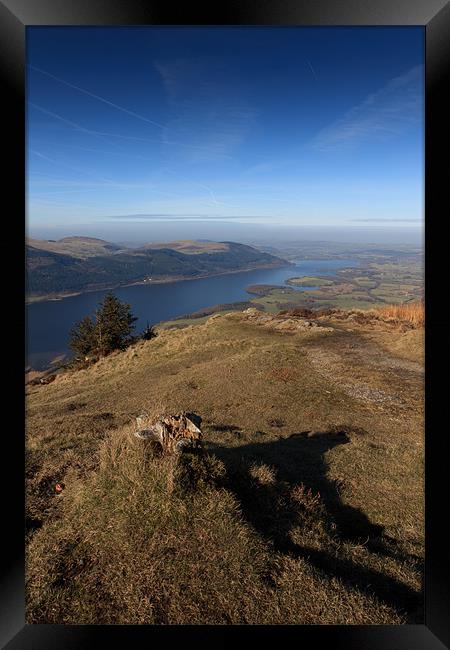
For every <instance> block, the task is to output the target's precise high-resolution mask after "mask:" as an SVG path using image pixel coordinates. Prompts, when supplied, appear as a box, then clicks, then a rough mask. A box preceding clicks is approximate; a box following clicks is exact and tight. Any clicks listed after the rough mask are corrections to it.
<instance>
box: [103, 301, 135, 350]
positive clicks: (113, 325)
mask: <svg viewBox="0 0 450 650" xmlns="http://www.w3.org/2000/svg"><path fill="white" fill-rule="evenodd" d="M136 320H137V318H136V317H135V316H133V314H132V313H131V305H129V304H128V303H125V302H121V301H120V300H119V299H118V298H116V296H115V295H114V294H112V293H111V292H110V293H107V294H106V296H105V297H104V299H103V302H102V303H101V304H100V308H99V309H98V310H97V311H96V325H95V330H96V339H97V347H98V350H99V352H100V354H101V355H105V354H109V353H110V352H112V351H113V350H123V349H125V348H126V347H127V345H129V343H131V340H132V331H133V329H134V327H135V325H134V322H135V321H136Z"/></svg>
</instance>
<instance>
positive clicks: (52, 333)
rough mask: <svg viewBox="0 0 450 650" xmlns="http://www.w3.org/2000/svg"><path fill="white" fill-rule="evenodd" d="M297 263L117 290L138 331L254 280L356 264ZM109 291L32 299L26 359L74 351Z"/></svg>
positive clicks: (279, 280) (234, 298) (241, 291)
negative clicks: (75, 339) (78, 334)
mask: <svg viewBox="0 0 450 650" xmlns="http://www.w3.org/2000/svg"><path fill="white" fill-rule="evenodd" d="M295 264H296V266H286V267H282V268H277V269H258V270H254V271H242V272H239V273H229V274H227V275H218V276H215V277H209V278H202V279H200V280H184V281H180V282H170V283H162V284H153V285H152V284H140V285H134V286H129V287H120V288H118V289H114V294H115V295H116V296H117V297H118V298H119V299H120V300H123V301H125V302H128V303H129V304H130V305H131V310H132V312H133V314H134V315H135V316H137V317H138V320H137V321H136V332H140V331H142V330H143V329H144V327H145V326H146V324H147V322H148V323H149V324H150V325H154V324H155V323H160V322H161V321H165V320H171V319H172V318H175V317H176V316H182V315H183V314H189V313H192V312H194V311H197V310H200V309H204V308H206V307H212V306H214V305H217V304H222V303H230V302H238V301H241V300H249V299H250V298H251V297H253V296H250V295H249V294H248V293H247V292H246V290H245V289H246V287H248V286H249V285H251V284H275V285H283V284H284V283H285V281H286V280H287V279H289V278H292V277H294V276H296V277H301V276H310V275H316V274H320V275H333V274H334V272H335V271H337V270H338V269H341V268H349V267H354V266H357V262H356V261H354V260H305V261H298V262H296V263H295ZM303 289H304V287H303ZM298 290H299V291H301V290H302V288H298ZM106 293H107V290H102V291H92V292H88V293H83V294H80V295H78V296H72V297H69V298H64V299H62V300H46V301H43V302H36V303H32V304H30V305H27V306H26V327H27V365H29V366H31V367H33V368H34V369H36V370H42V369H44V368H46V367H48V366H49V364H50V362H51V361H52V360H53V359H55V357H58V356H60V355H63V354H70V350H69V348H68V343H69V331H70V329H71V327H72V326H73V325H74V324H75V323H76V322H77V321H79V320H81V319H82V318H84V317H85V316H87V315H88V314H92V313H93V312H94V310H95V309H96V308H97V307H98V303H99V302H100V301H101V300H102V299H103V297H104V295H105V294H106Z"/></svg>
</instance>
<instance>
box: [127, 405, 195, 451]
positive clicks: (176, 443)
mask: <svg viewBox="0 0 450 650" xmlns="http://www.w3.org/2000/svg"><path fill="white" fill-rule="evenodd" d="M201 421H202V419H201V417H200V416H199V415H196V414H195V413H184V412H183V413H179V414H177V415H162V416H160V417H158V418H156V419H155V420H153V421H149V418H148V417H147V416H146V415H140V416H139V417H137V418H136V431H134V435H135V436H137V437H138V438H141V439H143V440H151V441H154V442H157V443H159V444H160V445H161V449H162V453H163V454H164V455H167V454H174V453H181V452H183V451H187V450H189V449H193V448H195V447H197V446H199V445H200V442H201V437H202V432H201V430H200V428H199V427H200V424H201Z"/></svg>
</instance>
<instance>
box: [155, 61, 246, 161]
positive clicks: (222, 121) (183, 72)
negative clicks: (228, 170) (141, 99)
mask: <svg viewBox="0 0 450 650" xmlns="http://www.w3.org/2000/svg"><path fill="white" fill-rule="evenodd" d="M155 68H156V70H157V71H158V72H159V74H160V76H161V79H162V82H163V84H164V88H165V91H166V95H167V102H168V106H169V110H170V114H171V117H170V119H169V120H168V123H167V127H166V133H165V134H164V136H163V139H164V143H165V144H166V145H167V148H168V154H169V155H170V153H171V151H170V145H171V140H170V137H169V134H173V136H174V137H175V139H176V140H177V141H181V142H184V143H185V144H195V145H196V146H199V145H200V146H201V149H199V150H198V151H197V152H190V153H187V152H184V156H185V157H186V158H187V159H189V161H190V162H194V163H201V162H209V161H217V160H221V159H227V158H231V157H232V156H231V154H232V153H233V151H234V150H235V149H236V147H237V146H238V145H240V144H241V142H242V141H243V140H244V139H245V136H246V135H247V133H248V130H249V128H250V126H251V124H252V123H253V122H254V120H255V118H256V116H257V114H258V112H257V110H256V109H255V108H254V107H252V106H251V105H250V103H249V102H248V100H247V99H246V97H245V91H244V89H243V87H242V84H241V83H239V80H238V79H237V78H236V76H235V75H233V74H232V73H231V72H230V71H229V70H228V69H227V67H226V65H225V62H224V61H222V60H221V59H220V58H217V57H211V59H206V60H205V59H195V58H192V59H179V60H176V61H168V62H157V63H156V64H155Z"/></svg>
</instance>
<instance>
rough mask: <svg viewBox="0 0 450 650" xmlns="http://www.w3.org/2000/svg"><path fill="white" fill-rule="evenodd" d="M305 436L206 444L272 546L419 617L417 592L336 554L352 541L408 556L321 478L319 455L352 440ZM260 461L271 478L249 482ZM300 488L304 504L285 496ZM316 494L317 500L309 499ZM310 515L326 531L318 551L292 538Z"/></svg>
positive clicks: (338, 434) (343, 434)
mask: <svg viewBox="0 0 450 650" xmlns="http://www.w3.org/2000/svg"><path fill="white" fill-rule="evenodd" d="M359 433H360V432H359ZM308 434H309V432H304V433H299V434H293V435H292V436H291V437H289V438H284V439H280V440H276V441H272V442H261V443H251V444H247V445H243V446H240V447H235V448H230V447H221V446H219V445H215V444H214V445H213V444H211V445H208V447H209V449H210V451H211V452H213V453H214V454H215V455H216V456H217V457H219V458H220V459H221V460H222V461H223V462H224V464H225V466H226V469H227V477H228V487H229V489H231V490H232V491H233V493H234V494H235V495H236V497H237V498H238V500H239V502H240V505H241V509H242V513H243V515H244V517H245V518H246V520H247V521H248V522H249V523H250V524H251V525H252V526H253V527H254V528H255V529H256V530H257V531H258V533H259V534H260V535H261V536H263V537H264V538H265V539H267V540H268V541H269V542H270V543H271V544H272V545H273V547H274V548H275V550H276V551H278V552H280V553H283V554H286V555H290V556H293V557H297V558H303V559H305V560H307V561H308V562H309V563H310V564H312V565H313V566H314V567H315V568H316V569H318V570H319V571H320V572H322V573H323V574H325V575H328V576H329V577H336V578H339V579H340V580H342V581H343V582H345V583H347V584H348V585H350V586H352V587H353V588H356V589H358V590H360V591H362V592H364V593H366V594H372V595H375V596H376V597H377V598H378V599H379V600H381V601H383V602H384V603H386V604H387V605H389V606H391V607H393V608H395V609H396V610H398V611H401V612H403V613H406V614H407V615H408V619H409V620H408V622H416V623H417V622H421V621H420V620H419V618H420V617H421V616H422V614H421V609H422V594H421V593H418V592H416V591H414V590H413V589H411V588H410V587H409V586H407V585H405V584H403V583H402V582H400V581H399V580H396V579H395V578H393V577H391V576H389V575H387V574H383V573H380V572H379V571H377V570H375V569H371V568H368V567H366V566H362V565H361V564H360V563H357V562H353V561H352V560H351V559H348V558H347V557H344V556H341V557H339V556H338V554H337V553H336V549H338V548H339V544H340V543H344V542H353V543H357V544H364V546H365V547H366V548H367V549H368V550H369V551H370V552H371V553H375V554H377V555H378V556H379V557H380V556H381V557H383V556H384V557H394V558H395V559H397V561H399V560H400V561H402V560H405V559H407V557H405V556H402V555H401V553H399V551H398V550H396V549H395V546H394V547H393V545H392V540H391V541H389V540H390V538H385V537H384V536H383V527H382V526H380V525H377V524H373V523H372V522H371V521H370V520H369V519H368V517H367V516H366V515H365V514H364V513H363V512H362V511H361V510H359V509H357V508H353V507H352V506H349V505H347V504H345V503H343V501H342V499H341V498H340V495H339V491H338V488H337V485H336V483H335V482H334V481H332V480H330V479H329V478H327V469H328V467H327V463H326V461H325V454H326V452H327V451H329V450H331V449H333V448H334V447H336V446H339V445H343V444H348V443H349V442H350V437H349V435H348V429H347V430H346V429H345V428H344V429H342V430H340V429H338V428H336V429H333V430H331V431H325V432H319V433H314V434H312V435H308ZM261 463H263V464H264V465H265V466H269V467H272V468H274V469H275V472H276V475H275V476H274V477H271V476H270V472H269V477H268V479H267V477H266V479H267V480H264V475H263V476H262V479H263V480H258V477H257V476H256V479H255V475H254V471H255V470H254V468H255V467H258V466H261ZM252 468H253V469H252ZM256 471H258V470H256ZM252 472H253V474H252ZM299 485H301V486H303V487H302V492H301V494H303V495H306V496H307V499H306V502H305V503H306V505H303V506H302V504H301V503H300V504H298V503H297V504H296V503H295V499H294V501H293V500H292V497H291V495H292V494H295V489H296V486H299ZM293 490H294V492H293ZM317 493H319V494H320V502H316V501H314V495H317ZM308 495H309V496H308ZM308 498H309V499H310V501H311V500H312V501H311V503H312V506H309V505H308V503H307V500H308ZM300 501H301V499H300ZM316 503H317V507H316ZM319 503H320V505H319ZM299 505H300V507H299ZM302 507H303V510H304V511H305V510H306V511H308V510H309V513H308V512H306V514H307V516H306V518H303V520H302ZM308 517H309V520H308ZM311 517H312V518H313V520H314V518H315V519H316V525H319V526H322V527H324V528H325V529H324V532H323V533H322V542H324V543H323V544H319V546H321V545H322V548H321V549H320V550H319V549H318V548H317V545H314V547H311V546H309V545H305V544H299V543H296V542H294V541H293V539H292V532H293V529H295V528H296V527H299V526H300V527H301V526H302V525H311ZM302 522H303V523H302ZM317 522H320V523H317ZM313 525H314V524H313ZM325 540H328V541H327V542H325Z"/></svg>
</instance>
